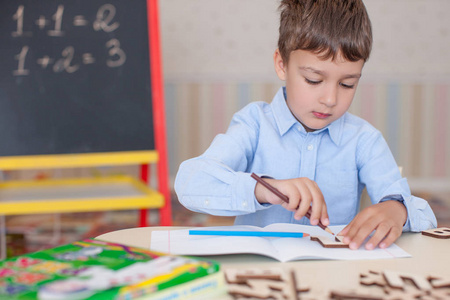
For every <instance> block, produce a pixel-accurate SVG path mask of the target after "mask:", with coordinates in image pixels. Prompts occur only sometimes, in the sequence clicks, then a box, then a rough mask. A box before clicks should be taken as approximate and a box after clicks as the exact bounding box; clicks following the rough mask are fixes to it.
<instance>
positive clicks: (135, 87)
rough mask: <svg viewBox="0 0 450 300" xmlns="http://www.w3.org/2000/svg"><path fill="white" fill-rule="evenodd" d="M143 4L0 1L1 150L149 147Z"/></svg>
mask: <svg viewBox="0 0 450 300" xmlns="http://www.w3.org/2000/svg"><path fill="white" fill-rule="evenodd" d="M146 6H147V3H146V0H132V1H130V0H109V1H108V0H59V1H57V0H45V1H41V0H39V1H36V0H21V1H2V7H1V10H0V156H23V155H49V154H69V153H98V152H116V151H139V150H151V149H154V144H155V143H154V131H153V117H152V115H153V114H152V91H151V76H150V59H149V34H148V26H147V22H148V20H147V7H146Z"/></svg>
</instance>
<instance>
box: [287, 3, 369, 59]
mask: <svg viewBox="0 0 450 300" xmlns="http://www.w3.org/2000/svg"><path fill="white" fill-rule="evenodd" d="M279 9H280V12H281V13H280V29H279V31H280V36H279V39H278V49H279V51H280V53H281V57H282V59H283V61H284V62H285V63H287V62H288V61H289V55H290V53H291V52H292V51H294V50H299V49H301V50H308V51H312V52H314V53H316V54H319V55H320V57H321V58H323V59H329V58H332V59H333V60H334V59H335V58H336V56H337V54H338V53H339V52H340V53H341V54H342V56H343V58H344V59H346V60H348V61H358V60H360V59H363V60H364V61H367V59H369V55H370V51H371V49H372V27H371V23H370V19H369V16H368V14H367V11H366V8H365V6H364V4H363V2H362V0H281V4H280V7H279Z"/></svg>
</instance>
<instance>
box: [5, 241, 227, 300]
mask: <svg viewBox="0 0 450 300" xmlns="http://www.w3.org/2000/svg"><path fill="white" fill-rule="evenodd" d="M219 269H220V266H219V264H218V263H216V262H214V261H210V260H204V259H199V258H191V257H184V256H172V255H165V254H162V253H157V252H154V251H149V250H145V249H141V248H135V247H128V246H125V245H121V244H116V243H109V242H104V241H100V240H95V239H86V240H82V241H78V242H74V243H71V244H67V245H64V246H59V247H56V248H52V249H47V250H43V251H39V252H35V253H30V254H26V255H21V256H17V257H13V258H10V259H6V260H3V261H1V262H0V299H18V300H19V299H20V300H22V299H43V300H47V299H48V300H56V299H64V300H76V299H108V300H109V299H116V300H129V299H136V298H139V297H142V296H144V295H151V294H158V293H159V294H160V293H161V291H165V290H170V289H172V288H176V287H177V286H189V283H190V282H195V280H197V279H200V278H203V277H206V276H210V275H213V274H216V273H218V272H219ZM216 275H217V274H216ZM211 278H213V277H212V276H211ZM215 278H219V277H218V276H216V277H215ZM219 281H220V280H217V282H215V281H214V282H208V283H207V284H206V283H203V286H197V287H196V286H192V288H193V289H197V290H199V289H201V288H210V289H211V288H212V289H214V288H216V287H214V284H216V283H217V284H218V285H220V284H221V283H220V282H219ZM203 282H205V281H203ZM217 288H218V287H217ZM183 292H184V293H186V292H187V291H186V290H185V291H183ZM172 298H176V297H175V296H174V295H172Z"/></svg>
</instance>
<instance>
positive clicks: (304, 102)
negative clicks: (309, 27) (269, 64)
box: [274, 50, 364, 132]
mask: <svg viewBox="0 0 450 300" xmlns="http://www.w3.org/2000/svg"><path fill="white" fill-rule="evenodd" d="M274 61H275V70H276V72H277V75H278V77H279V78H280V79H281V80H284V81H285V82H286V94H287V100H286V101H287V105H288V107H289V109H290V110H291V112H292V114H293V115H294V116H295V118H296V119H297V120H298V121H299V122H300V123H302V125H303V126H304V127H305V129H306V131H308V132H310V131H314V130H317V129H321V128H324V127H325V126H327V125H328V124H330V123H331V122H333V121H335V120H337V119H339V118H340V117H341V116H342V115H343V114H344V113H345V112H346V111H347V110H348V108H349V107H350V104H351V103H352V100H353V96H354V95H355V91H356V86H357V84H358V82H359V78H360V77H361V71H362V68H363V66H364V61H363V60H359V61H356V62H351V61H346V60H344V59H343V58H342V56H341V55H340V54H338V56H337V58H336V59H335V60H334V61H333V60H331V58H330V59H327V60H322V59H320V58H319V57H318V55H316V54H314V53H312V52H310V51H305V50H295V51H292V52H291V54H290V56H289V63H288V64H284V62H283V60H282V59H281V55H280V52H279V51H278V50H277V51H276V52H275V55H274Z"/></svg>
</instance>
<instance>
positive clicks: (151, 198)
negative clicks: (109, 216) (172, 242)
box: [0, 175, 164, 215]
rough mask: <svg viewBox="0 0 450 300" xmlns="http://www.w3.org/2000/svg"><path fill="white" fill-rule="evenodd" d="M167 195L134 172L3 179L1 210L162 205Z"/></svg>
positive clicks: (57, 210)
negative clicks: (137, 177) (62, 177)
mask: <svg viewBox="0 0 450 300" xmlns="http://www.w3.org/2000/svg"><path fill="white" fill-rule="evenodd" d="M163 205H164V197H163V195H162V194H161V193H159V192H158V191H155V190H153V189H151V188H149V187H148V186H147V185H146V184H144V183H143V182H142V181H140V180H138V179H136V178H133V177H131V176H123V175H121V176H111V177H100V178H75V179H51V180H40V181H10V182H3V183H0V214H1V215H19V214H20V215H21V214H37V213H63V212H84V211H100V210H126V209H145V208H161V207H162V206H163Z"/></svg>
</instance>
